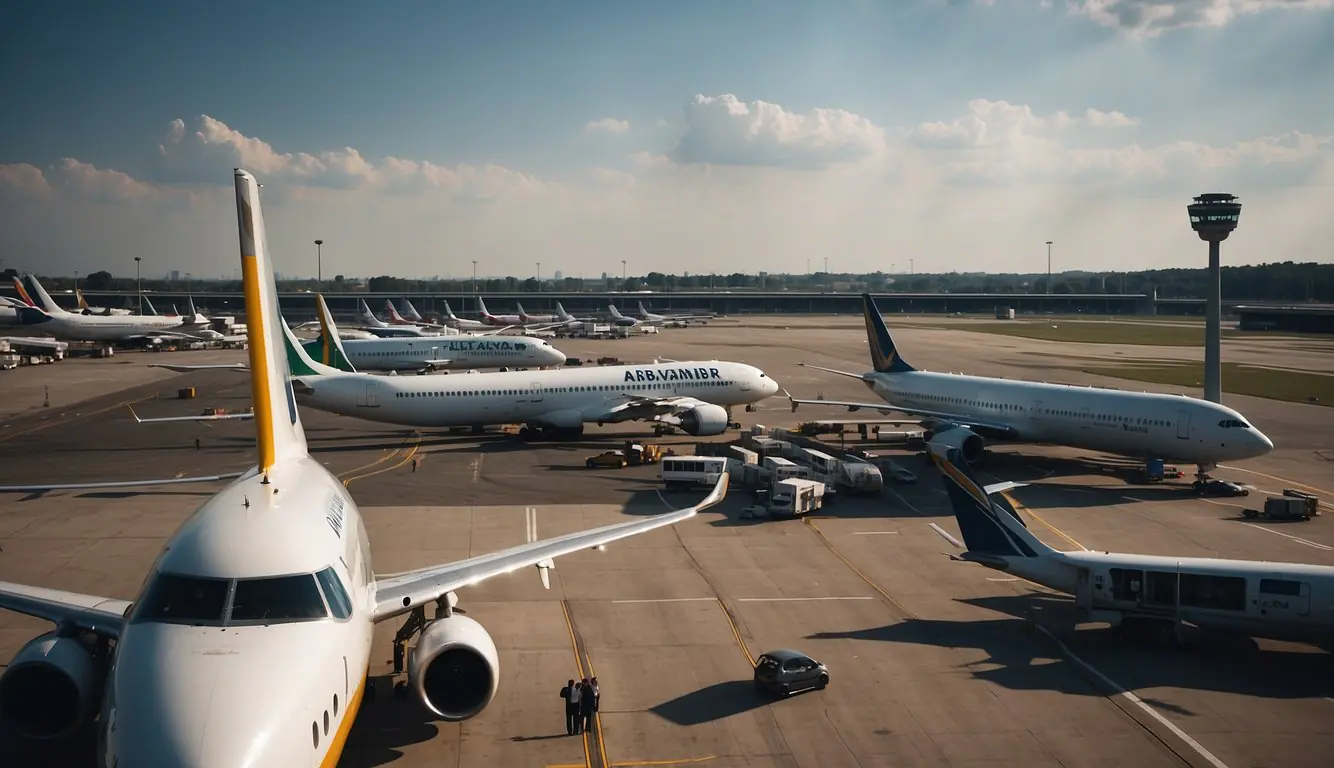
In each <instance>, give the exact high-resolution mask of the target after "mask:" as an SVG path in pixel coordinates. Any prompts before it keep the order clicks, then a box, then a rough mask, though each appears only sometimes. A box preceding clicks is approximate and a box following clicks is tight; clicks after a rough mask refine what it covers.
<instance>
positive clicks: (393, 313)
mask: <svg viewBox="0 0 1334 768" xmlns="http://www.w3.org/2000/svg"><path fill="white" fill-rule="evenodd" d="M384 308H385V310H386V311H388V312H389V319H390V320H392V321H393V322H395V323H406V322H407V320H404V319H403V316H402V315H400V314H399V313H398V307H395V306H394V302H392V301H390V300H389V299H385V300H384Z"/></svg>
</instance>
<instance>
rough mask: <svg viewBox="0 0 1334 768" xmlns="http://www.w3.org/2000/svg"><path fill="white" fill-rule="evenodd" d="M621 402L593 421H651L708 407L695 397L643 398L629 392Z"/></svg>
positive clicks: (622, 396)
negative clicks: (656, 417) (684, 411)
mask: <svg viewBox="0 0 1334 768" xmlns="http://www.w3.org/2000/svg"><path fill="white" fill-rule="evenodd" d="M621 398H622V399H621V400H620V401H619V402H618V403H617V404H616V405H614V406H612V407H611V408H608V409H607V410H606V411H604V412H603V414H602V418H600V419H599V418H595V419H592V420H593V421H608V422H612V423H615V422H620V421H630V420H632V419H649V418H653V417H655V416H661V415H663V414H669V413H676V412H677V411H683V410H689V409H691V408H694V407H695V406H697V405H707V404H708V403H706V402H705V401H703V400H699V399H697V398H693V397H682V396H675V397H641V396H639V395H632V394H630V393H629V392H623V393H621Z"/></svg>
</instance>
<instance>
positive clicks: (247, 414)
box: [127, 406, 255, 424]
mask: <svg viewBox="0 0 1334 768" xmlns="http://www.w3.org/2000/svg"><path fill="white" fill-rule="evenodd" d="M127 407H128V408H129V409H130V415H131V416H133V417H134V420H135V421H136V422H138V423H140V424H152V423H156V422H159V421H225V420H227V419H253V418H255V414H254V412H252V411H241V412H239V413H215V414H210V415H208V416H158V417H156V418H152V419H145V418H143V417H141V416H140V415H139V414H137V413H135V412H134V407H133V406H127Z"/></svg>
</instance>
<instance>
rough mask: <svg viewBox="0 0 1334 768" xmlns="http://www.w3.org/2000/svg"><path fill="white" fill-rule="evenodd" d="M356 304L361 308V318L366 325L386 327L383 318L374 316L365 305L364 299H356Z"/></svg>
mask: <svg viewBox="0 0 1334 768" xmlns="http://www.w3.org/2000/svg"><path fill="white" fill-rule="evenodd" d="M357 306H358V308H360V309H361V320H362V322H364V323H366V325H367V326H369V327H371V328H387V327H388V326H387V325H386V324H385V322H384V321H383V320H381V319H380V318H378V317H376V316H375V313H374V312H372V311H371V308H370V307H368V306H366V300H365V299H357Z"/></svg>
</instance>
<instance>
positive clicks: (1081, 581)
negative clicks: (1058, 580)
mask: <svg viewBox="0 0 1334 768" xmlns="http://www.w3.org/2000/svg"><path fill="white" fill-rule="evenodd" d="M1075 607H1076V608H1078V609H1079V612H1080V613H1081V614H1082V615H1084V616H1087V615H1088V614H1089V613H1090V612H1092V610H1093V577H1092V575H1091V574H1090V573H1089V569H1087V568H1080V569H1079V571H1078V573H1076V574H1075Z"/></svg>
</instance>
